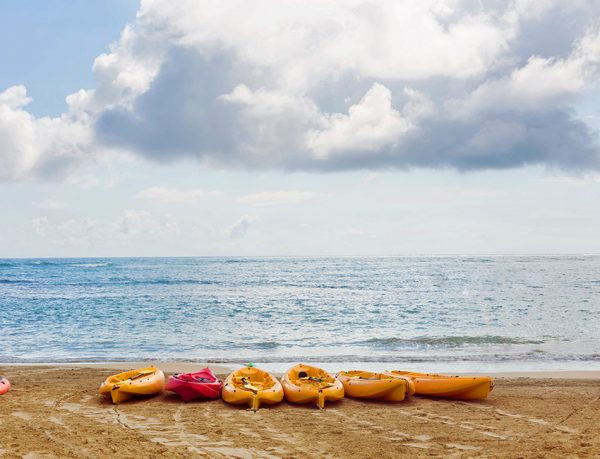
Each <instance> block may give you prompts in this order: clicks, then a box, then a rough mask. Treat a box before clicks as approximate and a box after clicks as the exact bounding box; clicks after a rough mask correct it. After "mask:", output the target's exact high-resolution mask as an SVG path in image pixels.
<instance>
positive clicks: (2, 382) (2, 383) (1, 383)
mask: <svg viewBox="0 0 600 459" xmlns="http://www.w3.org/2000/svg"><path fill="white" fill-rule="evenodd" d="M9 390H10V381H9V380H8V379H6V378H5V377H4V376H0V395H4V394H6V393H7V392H8V391H9Z"/></svg>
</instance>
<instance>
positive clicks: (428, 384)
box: [385, 371, 494, 400]
mask: <svg viewBox="0 0 600 459" xmlns="http://www.w3.org/2000/svg"><path fill="white" fill-rule="evenodd" d="M385 373H386V374H388V375H391V376H396V377H403V378H407V377H408V378H410V379H412V381H413V382H414V384H415V393H416V394H417V395H426V396H428V397H439V398H453V399H460V400H481V399H484V398H486V397H487V396H488V394H489V393H490V392H491V391H492V389H493V388H494V381H493V380H492V378H490V377H489V376H447V375H438V374H431V373H416V372H412V371H386V372H385Z"/></svg>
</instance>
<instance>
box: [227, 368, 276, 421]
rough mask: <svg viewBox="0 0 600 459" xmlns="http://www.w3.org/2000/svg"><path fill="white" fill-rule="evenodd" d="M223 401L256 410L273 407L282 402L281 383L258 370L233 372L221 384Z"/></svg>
mask: <svg viewBox="0 0 600 459" xmlns="http://www.w3.org/2000/svg"><path fill="white" fill-rule="evenodd" d="M222 397H223V400H224V401H226V402H227V403H231V404H232V405H247V406H248V408H250V409H251V410H254V411H256V410H258V409H259V408H260V407H261V406H262V405H274V404H276V403H279V402H281V401H282V400H283V388H282V387H281V383H280V382H279V381H278V380H277V378H275V377H274V376H273V375H272V374H271V373H268V372H266V371H264V370H261V369H260V368H255V367H244V368H240V369H239V370H236V371H234V372H233V373H231V374H230V375H229V376H227V379H225V383H224V384H223V390H222Z"/></svg>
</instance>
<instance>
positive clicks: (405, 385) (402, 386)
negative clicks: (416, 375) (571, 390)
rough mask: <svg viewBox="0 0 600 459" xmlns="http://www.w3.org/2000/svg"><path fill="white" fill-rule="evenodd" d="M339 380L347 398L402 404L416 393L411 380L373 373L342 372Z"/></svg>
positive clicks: (339, 374)
mask: <svg viewBox="0 0 600 459" xmlns="http://www.w3.org/2000/svg"><path fill="white" fill-rule="evenodd" d="M337 378H338V379H339V380H340V381H341V382H342V384H343V385H344V394H345V395H346V396H347V397H354V398H367V399H371V400H384V401H386V402H401V401H402V400H404V398H405V397H406V396H407V395H412V394H414V392H415V388H414V387H415V386H414V383H413V382H412V381H411V380H410V379H409V378H400V377H396V376H391V375H386V374H384V373H373V372H371V371H360V370H353V371H340V372H339V373H338V374H337Z"/></svg>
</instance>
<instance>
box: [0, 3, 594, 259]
mask: <svg viewBox="0 0 600 459" xmlns="http://www.w3.org/2000/svg"><path fill="white" fill-rule="evenodd" d="M599 77H600V4H599V3H598V2H596V1H593V0H589V1H577V0H570V1H551V0H549V1H543V0H535V1H534V0H514V1H505V0H502V1H500V0H499V1H494V0H489V1H487V0H486V1H476V0H473V1H471V0H464V1H459V0H448V1H438V0H414V1H407V0H403V1H396V0H393V1H392V0H387V1H376V0H372V1H364V0H325V1H324V0H315V1H312V0H302V1H292V0H290V1H280V0H269V1H263V0H256V1H253V2H249V1H247V0H239V1H235V0H228V1H223V0H220V1H205V0H202V1H199V0H178V1H173V0H148V1H146V0H142V1H141V2H137V1H134V0H75V1H72V2H68V5H67V4H65V3H60V2H46V1H41V0H40V1H29V2H22V1H20V0H6V1H3V2H2V3H0V222H1V223H0V257H2V256H4V257H19V256H31V257H35V256H133V255H140V256H145V255H146V256H152V255H324V254H327V255H369V254H373V255H404V254H456V253H469V254H479V253H485V254H511V253H600V237H598V234H600V140H599V133H600V84H599V81H600V79H599Z"/></svg>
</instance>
